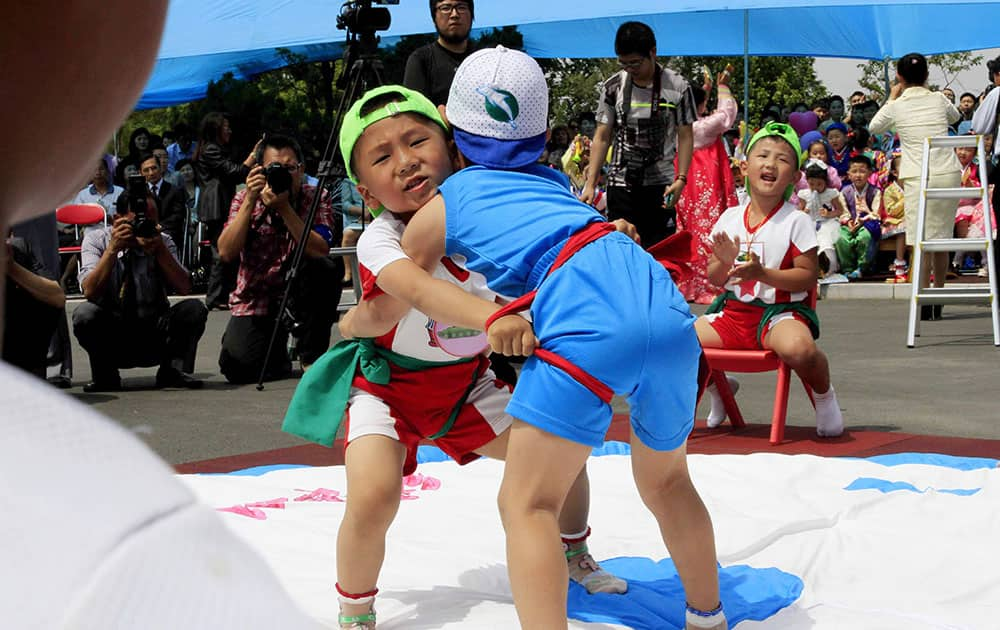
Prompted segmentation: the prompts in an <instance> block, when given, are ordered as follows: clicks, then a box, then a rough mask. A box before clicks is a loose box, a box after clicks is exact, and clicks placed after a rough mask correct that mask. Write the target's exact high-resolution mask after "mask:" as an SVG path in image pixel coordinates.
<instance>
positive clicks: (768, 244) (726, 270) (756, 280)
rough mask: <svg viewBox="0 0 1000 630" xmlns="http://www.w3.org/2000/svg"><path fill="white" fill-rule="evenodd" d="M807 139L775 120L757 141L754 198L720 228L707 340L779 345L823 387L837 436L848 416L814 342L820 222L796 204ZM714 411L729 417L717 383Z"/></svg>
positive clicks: (825, 417)
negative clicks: (802, 142)
mask: <svg viewBox="0 0 1000 630" xmlns="http://www.w3.org/2000/svg"><path fill="white" fill-rule="evenodd" d="M799 158H800V153H799V139H798V137H797V136H796V135H795V132H794V131H793V130H792V128H791V127H789V126H788V125H782V124H780V123H770V124H768V125H766V126H765V127H764V128H763V129H761V130H760V131H758V132H757V133H756V134H755V135H754V137H753V138H752V139H751V140H750V144H749V146H748V151H747V159H746V161H745V162H744V163H743V167H742V170H743V174H744V176H745V177H746V179H747V186H748V188H749V190H750V203H749V204H747V205H745V206H737V207H734V208H729V209H728V210H726V212H725V213H724V214H723V215H722V217H720V218H719V221H718V223H716V225H715V228H714V229H713V230H712V233H713V241H714V244H715V249H714V251H713V252H712V258H711V261H710V262H709V266H708V273H709V279H710V280H712V282H714V283H715V284H716V285H718V286H724V287H725V289H726V292H725V293H724V294H723V295H721V296H720V297H719V299H718V300H716V302H715V303H714V304H712V306H710V307H709V309H708V311H707V314H706V315H705V316H704V317H701V318H699V319H698V322H697V324H696V328H697V329H698V338H699V339H700V340H701V343H702V345H703V346H705V347H711V348H732V349H754V350H758V349H769V350H773V351H774V352H775V353H777V355H778V356H779V357H781V359H782V360H783V361H784V362H785V363H787V364H788V365H789V366H790V367H791V368H792V369H793V370H795V372H796V373H798V375H799V376H800V377H801V378H802V380H803V381H804V382H805V383H806V384H807V385H809V386H810V387H811V388H812V389H813V391H814V392H815V401H816V432H817V433H818V434H819V435H820V436H821V437H834V436H838V435H840V434H841V433H842V432H843V430H844V419H843V416H841V413H840V407H839V405H838V404H837V396H836V394H835V393H834V391H833V385H832V384H831V383H830V364H829V362H828V361H827V358H826V355H825V354H823V352H822V351H820V350H819V348H817V347H816V343H815V342H814V341H813V340H814V339H815V338H817V337H818V336H819V320H818V319H817V317H816V313H815V311H813V310H812V309H811V308H810V307H809V306H808V305H807V304H806V299H807V297H808V294H809V291H812V290H815V287H816V266H817V254H816V250H817V244H816V230H815V228H814V224H813V222H812V221H811V220H810V219H809V217H807V216H806V215H805V214H803V213H802V212H799V211H798V210H797V209H796V207H795V206H794V205H792V204H790V203H788V201H787V199H788V197H789V196H790V195H791V191H792V184H793V183H794V182H795V179H796V178H797V177H798V168H799ZM708 391H709V392H710V393H711V394H712V412H711V415H710V418H714V419H716V420H717V422H721V419H719V418H724V416H725V411H723V405H722V398H721V396H719V394H718V392H717V391H716V390H715V388H714V386H712V387H709V389H708Z"/></svg>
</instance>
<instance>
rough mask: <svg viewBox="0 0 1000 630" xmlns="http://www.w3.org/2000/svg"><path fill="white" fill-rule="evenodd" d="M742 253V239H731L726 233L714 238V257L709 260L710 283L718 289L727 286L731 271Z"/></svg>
mask: <svg viewBox="0 0 1000 630" xmlns="http://www.w3.org/2000/svg"><path fill="white" fill-rule="evenodd" d="M739 252H740V237H738V236H737V237H736V240H735V241H734V240H733V239H731V238H729V235H728V234H726V233H725V232H720V233H719V234H716V235H715V236H713V237H712V255H711V256H710V257H709V259H708V281H709V282H711V283H712V284H714V285H715V286H717V287H721V286H725V284H726V281H727V280H728V279H729V271H730V270H731V269H732V268H733V263H734V262H736V256H737V254H739Z"/></svg>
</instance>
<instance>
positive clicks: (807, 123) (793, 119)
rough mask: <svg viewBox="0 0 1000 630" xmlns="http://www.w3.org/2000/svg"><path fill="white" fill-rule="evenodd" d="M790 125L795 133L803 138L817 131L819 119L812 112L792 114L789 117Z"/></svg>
mask: <svg viewBox="0 0 1000 630" xmlns="http://www.w3.org/2000/svg"><path fill="white" fill-rule="evenodd" d="M788 124H789V125H791V126H792V129H794V130H795V133H797V134H799V136H802V135H803V134H806V133H808V132H810V131H815V130H816V127H818V126H819V117H818V116H816V114H814V113H812V112H792V113H791V114H789V115H788Z"/></svg>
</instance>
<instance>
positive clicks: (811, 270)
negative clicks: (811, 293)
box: [729, 247, 818, 293]
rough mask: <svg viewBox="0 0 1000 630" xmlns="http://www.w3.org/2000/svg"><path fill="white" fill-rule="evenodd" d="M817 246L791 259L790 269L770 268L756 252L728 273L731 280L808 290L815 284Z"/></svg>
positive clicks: (792, 290)
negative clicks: (761, 260)
mask: <svg viewBox="0 0 1000 630" xmlns="http://www.w3.org/2000/svg"><path fill="white" fill-rule="evenodd" d="M816 252H817V248H815V247H813V248H812V249H810V250H808V251H807V252H805V253H804V254H799V255H798V256H796V257H795V258H794V259H792V265H793V266H792V268H791V269H771V268H769V267H764V266H763V265H761V264H760V259H759V258H757V254H754V253H751V254H750V262H747V263H743V264H741V265H737V266H736V267H734V268H733V270H732V271H731V272H730V273H729V279H730V280H731V281H732V282H736V283H739V282H743V281H745V280H757V281H758V282H761V283H763V284H767V285H770V286H772V287H774V288H775V289H778V290H781V291H788V292H789V293H798V292H800V291H808V290H809V289H811V288H813V287H814V286H815V285H816V278H817V274H818V272H817V269H818V263H817V254H816Z"/></svg>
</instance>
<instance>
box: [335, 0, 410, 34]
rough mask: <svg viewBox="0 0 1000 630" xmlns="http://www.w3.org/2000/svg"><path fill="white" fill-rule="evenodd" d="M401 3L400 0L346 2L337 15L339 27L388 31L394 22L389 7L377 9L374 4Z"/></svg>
mask: <svg viewBox="0 0 1000 630" xmlns="http://www.w3.org/2000/svg"><path fill="white" fill-rule="evenodd" d="M373 3H374V4H382V5H385V4H399V0H352V1H349V2H345V3H344V6H343V7H342V8H341V9H340V15H338V16H337V28H339V29H340V30H342V31H351V32H354V33H374V32H375V31H387V30H389V25H390V24H391V23H392V16H391V15H389V9H375V8H372V4H373Z"/></svg>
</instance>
